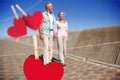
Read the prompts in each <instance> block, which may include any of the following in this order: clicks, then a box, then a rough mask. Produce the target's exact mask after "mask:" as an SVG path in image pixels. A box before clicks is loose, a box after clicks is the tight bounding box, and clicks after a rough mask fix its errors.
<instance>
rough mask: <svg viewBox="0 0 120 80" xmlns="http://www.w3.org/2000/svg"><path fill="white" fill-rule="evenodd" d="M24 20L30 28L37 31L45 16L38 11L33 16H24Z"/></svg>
mask: <svg viewBox="0 0 120 80" xmlns="http://www.w3.org/2000/svg"><path fill="white" fill-rule="evenodd" d="M23 19H24V21H25V23H26V25H27V26H28V27H29V28H31V29H33V30H37V29H38V28H39V26H40V25H41V23H42V19H43V15H42V13H41V12H40V11H36V12H34V14H33V15H32V16H31V15H29V14H27V16H23Z"/></svg>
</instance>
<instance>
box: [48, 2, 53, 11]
mask: <svg viewBox="0 0 120 80" xmlns="http://www.w3.org/2000/svg"><path fill="white" fill-rule="evenodd" d="M47 9H48V10H49V11H50V12H52V10H53V5H52V4H51V3H49V4H48V5H47Z"/></svg>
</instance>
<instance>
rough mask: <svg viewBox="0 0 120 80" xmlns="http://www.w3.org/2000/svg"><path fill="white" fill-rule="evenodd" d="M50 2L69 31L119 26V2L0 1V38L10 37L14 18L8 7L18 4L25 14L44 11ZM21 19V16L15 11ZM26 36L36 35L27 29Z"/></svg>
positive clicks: (81, 0)
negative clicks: (63, 19)
mask: <svg viewBox="0 0 120 80" xmlns="http://www.w3.org/2000/svg"><path fill="white" fill-rule="evenodd" d="M48 1H50V2H52V3H53V6H54V11H53V12H54V14H55V16H56V19H58V17H57V14H58V12H59V11H64V12H65V19H66V20H67V21H68V25H69V26H68V27H69V30H70V31H71V30H83V29H87V28H99V27H105V26H114V25H120V0H0V38H8V37H10V36H9V35H8V34H7V29H8V28H9V27H10V26H12V25H13V20H14V18H15V16H14V14H13V12H12V10H11V8H10V6H11V5H15V4H19V5H20V6H21V7H22V8H23V9H24V10H25V11H26V12H27V13H29V14H32V13H33V12H34V11H36V10H40V11H42V12H43V11H45V8H44V5H45V3H46V2H48ZM16 11H17V13H18V14H19V16H20V17H21V16H22V14H21V13H20V12H19V11H18V10H17V9H16ZM27 30H28V34H27V35H26V36H28V35H33V34H38V31H33V30H31V29H29V28H27Z"/></svg>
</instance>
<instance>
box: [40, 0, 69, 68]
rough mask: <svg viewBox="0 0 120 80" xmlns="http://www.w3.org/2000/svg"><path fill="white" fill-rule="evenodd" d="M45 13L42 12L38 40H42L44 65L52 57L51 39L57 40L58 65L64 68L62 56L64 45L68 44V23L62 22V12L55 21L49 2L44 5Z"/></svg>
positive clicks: (64, 50)
mask: <svg viewBox="0 0 120 80" xmlns="http://www.w3.org/2000/svg"><path fill="white" fill-rule="evenodd" d="M45 8H46V11H45V12H43V22H42V24H41V25H40V27H39V33H40V39H41V40H43V46H44V53H43V60H44V65H46V64H48V63H50V62H51V60H52V57H53V39H54V38H57V40H58V55H59V60H60V63H61V64H62V65H63V66H65V65H66V64H65V60H64V55H65V54H66V44H67V42H68V23H67V21H65V20H64V15H65V14H64V12H59V13H58V18H59V20H58V21H56V19H55V16H54V14H53V13H52V11H53V5H52V3H51V2H47V3H46V4H45Z"/></svg>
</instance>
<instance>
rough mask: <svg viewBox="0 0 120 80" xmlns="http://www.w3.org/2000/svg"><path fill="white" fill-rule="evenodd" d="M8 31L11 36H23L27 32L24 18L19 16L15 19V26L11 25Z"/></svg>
mask: <svg viewBox="0 0 120 80" xmlns="http://www.w3.org/2000/svg"><path fill="white" fill-rule="evenodd" d="M7 33H8V34H9V35H10V36H11V37H21V36H24V35H26V34H27V30H26V25H25V23H24V20H23V19H21V18H19V19H16V18H15V19H14V26H11V27H9V28H8V30H7Z"/></svg>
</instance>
